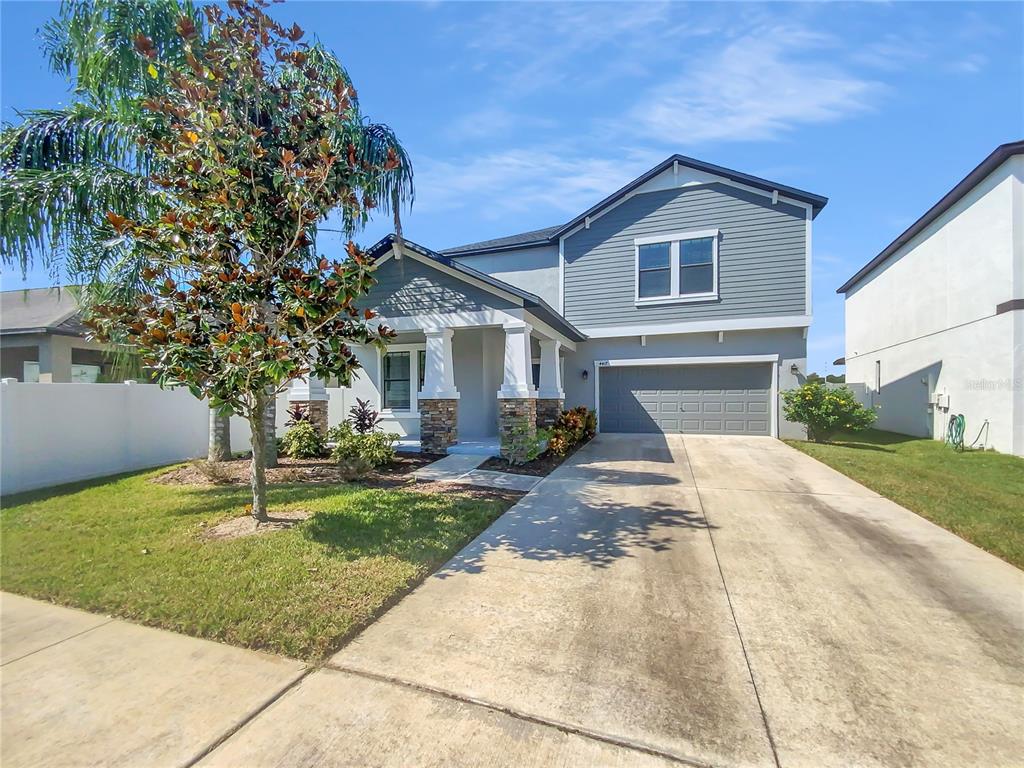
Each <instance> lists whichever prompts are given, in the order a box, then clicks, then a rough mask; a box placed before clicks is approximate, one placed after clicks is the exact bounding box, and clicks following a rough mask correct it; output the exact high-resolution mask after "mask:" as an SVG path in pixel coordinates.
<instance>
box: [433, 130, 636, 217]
mask: <svg viewBox="0 0 1024 768" xmlns="http://www.w3.org/2000/svg"><path fill="white" fill-rule="evenodd" d="M654 162H655V160H654V159H653V155H647V154H640V155H636V156H633V157H630V156H628V155H627V156H625V157H623V156H616V157H609V158H597V159H594V158H589V157H581V156H573V155H569V154H567V153H566V152H565V151H564V149H563V148H556V147H548V148H544V149H511V150H507V151H500V152H492V153H488V154H484V155H471V156H466V157H460V158H455V159H451V160H427V161H424V162H421V163H420V165H419V166H418V167H417V173H416V181H417V194H416V208H417V211H418V212H424V213H434V212H438V211H451V210H455V209H458V208H461V207H464V206H467V205H468V206H472V207H473V208H474V210H476V211H477V212H478V213H479V212H481V211H483V212H484V213H483V215H484V216H485V217H487V218H500V217H502V216H505V215H507V214H509V213H516V214H528V213H530V212H532V211H536V210H538V209H539V210H544V211H545V212H546V213H550V214H551V215H552V216H554V217H555V219H558V218H559V217H560V216H565V217H566V218H568V217H569V216H570V215H572V214H576V213H579V212H580V211H581V210H584V209H585V208H587V207H588V206H590V205H592V204H593V203H595V202H597V201H598V200H600V199H601V198H602V197H604V196H606V195H607V194H608V193H609V192H611V191H612V190H614V189H616V188H617V187H619V186H621V185H623V184H625V183H626V182H627V181H629V180H630V179H631V178H633V177H634V176H636V175H637V174H638V173H639V172H641V171H643V170H644V169H645V168H646V167H647V166H648V165H651V164H653V163H654ZM545 223H549V224H557V223H559V222H558V221H557V220H556V221H551V222H545ZM541 225H543V224H541Z"/></svg>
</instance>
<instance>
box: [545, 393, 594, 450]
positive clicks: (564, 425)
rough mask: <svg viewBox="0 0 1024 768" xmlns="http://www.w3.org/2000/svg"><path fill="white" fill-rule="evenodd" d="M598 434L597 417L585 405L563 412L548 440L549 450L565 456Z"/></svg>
mask: <svg viewBox="0 0 1024 768" xmlns="http://www.w3.org/2000/svg"><path fill="white" fill-rule="evenodd" d="M596 433H597V415H596V414H595V413H594V412H593V411H591V410H589V409H588V408H587V407H586V406H585V405H579V406H576V407H575V408H571V409H570V410H568V411H562V413H561V414H560V415H559V417H558V419H557V420H556V421H555V426H554V428H553V429H552V430H551V438H550V439H549V440H548V450H549V451H551V452H552V453H553V454H555V455H556V456H565V455H566V454H567V453H569V451H571V450H572V449H573V448H575V447H576V446H578V445H581V444H582V443H585V442H587V441H588V440H590V439H591V438H592V437H593V436H594V435H595V434H596Z"/></svg>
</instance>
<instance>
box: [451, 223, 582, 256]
mask: <svg viewBox="0 0 1024 768" xmlns="http://www.w3.org/2000/svg"><path fill="white" fill-rule="evenodd" d="M561 228H562V225H561V224H558V225H556V226H554V227H545V228H544V229H531V230H530V231H529V232H520V233H519V234H517V235H509V236H508V237H496V238H494V239H493V240H481V241H480V242H479V243H469V244H467V245H458V246H456V247H454V248H445V249H444V250H443V251H441V253H444V254H446V255H449V256H456V255H458V254H460V253H463V252H466V251H473V252H475V253H479V252H486V251H503V250H505V249H508V248H522V247H524V246H530V245H547V243H548V242H550V240H551V236H552V235H553V234H554V233H555V232H557V231H558V230H559V229H561Z"/></svg>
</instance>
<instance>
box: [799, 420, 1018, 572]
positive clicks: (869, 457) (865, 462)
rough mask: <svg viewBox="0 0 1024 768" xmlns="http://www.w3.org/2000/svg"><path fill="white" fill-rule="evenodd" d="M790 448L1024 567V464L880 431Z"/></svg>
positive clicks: (1007, 457)
mask: <svg viewBox="0 0 1024 768" xmlns="http://www.w3.org/2000/svg"><path fill="white" fill-rule="evenodd" d="M787 442H789V444H790V445H792V446H793V447H794V448H796V449H797V450H800V451H803V452H804V453H806V454H808V455H809V456H813V457H814V458H816V459H818V460H819V461H821V462H824V463H825V464H828V465H829V466H830V467H832V468H833V469H837V470H839V471H840V472H842V473H843V474H844V475H847V476H849V477H852V478H853V479H854V480H856V481H857V482H859V483H862V484H863V485H866V486H867V487H868V488H870V489H871V490H873V491H875V492H877V493H880V494H881V495H883V496H885V497H886V498H888V499H892V500H893V501H895V502H896V503H898V504H900V505H902V506H904V507H906V508H907V509H910V510H913V511H914V512H916V513H917V514H919V515H921V516H922V517H926V518H928V519H929V520H931V521H932V522H933V523H936V524H938V525H941V526H942V527H943V528H946V529H947V530H950V531H952V532H953V533H955V534H956V535H957V536H960V537H962V538H964V539H967V541H969V542H971V543H973V544H976V545H977V546H979V547H981V548H982V549H985V550H988V551H989V552H991V553H992V554H994V555H997V556H998V557H1001V558H1003V559H1004V560H1006V561H1007V562H1010V563H1013V564H1014V565H1016V566H1017V567H1018V568H1024V459H1020V458H1018V457H1016V456H1007V455H1004V454H999V453H993V452H991V451H987V452H982V451H967V452H965V453H956V452H954V451H953V449H952V448H949V447H948V446H946V445H944V444H943V443H941V442H939V441H936V440H927V439H920V438H914V437H907V436H906V435H897V434H894V433H892V432H881V431H879V430H866V431H864V432H858V433H856V434H853V435H839V436H837V437H836V438H835V439H834V441H833V442H832V443H830V444H819V443H806V442H797V441H787Z"/></svg>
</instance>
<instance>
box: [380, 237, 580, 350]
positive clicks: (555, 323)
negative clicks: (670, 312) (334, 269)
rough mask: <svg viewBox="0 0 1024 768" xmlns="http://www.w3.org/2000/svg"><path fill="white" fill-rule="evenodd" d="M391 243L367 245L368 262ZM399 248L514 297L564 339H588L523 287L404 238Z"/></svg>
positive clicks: (390, 240)
mask: <svg viewBox="0 0 1024 768" xmlns="http://www.w3.org/2000/svg"><path fill="white" fill-rule="evenodd" d="M394 244H395V236H394V235H393V234H392V235H386V236H385V237H382V238H381V239H380V240H378V241H377V242H376V243H374V244H373V245H372V246H370V248H369V249H367V251H366V253H367V255H368V256H369V257H370V258H371V259H378V258H380V257H382V256H384V255H386V254H387V253H388V252H390V251H391V249H392V248H393V247H394ZM402 247H403V249H405V250H411V251H414V252H416V253H418V254H419V255H420V256H424V257H426V258H427V259H430V260H431V261H436V262H437V263H438V264H442V265H443V266H445V267H448V268H449V269H451V270H453V271H455V272H457V273H461V274H463V275H465V276H466V277H471V278H473V279H474V280H478V281H480V282H482V283H485V284H487V285H489V286H491V287H492V288H496V289H497V290H499V291H503V292H505V293H507V294H511V295H512V296H515V297H516V298H518V299H520V300H521V301H522V302H523V307H524V308H525V309H528V310H530V312H531V313H533V314H534V315H536V316H537V317H539V318H540V319H541V320H543V321H544V322H545V323H547V324H548V325H550V326H551V327H553V328H556V329H557V330H558V331H559V332H561V333H562V334H564V335H565V336H566V337H567V338H569V339H572V340H573V341H586V338H587V337H586V336H585V335H584V334H583V333H581V332H580V331H579V330H578V329H577V328H576V326H574V325H573V324H572V323H570V322H569V321H568V320H566V319H565V318H564V317H562V315H560V314H559V313H558V312H557V311H555V310H554V309H552V308H551V306H550V305H549V304H548V303H547V302H546V301H544V299H542V298H541V297H540V296H537V295H536V294H533V293H530V292H529V291H524V290H523V289H522V288H517V287H516V286H514V285H512V284H510V283H506V282H505V281H504V280H498V279H497V278H495V277H491V276H490V275H488V274H486V273H484V272H480V271H479V270H476V269H473V268H472V267H468V266H466V265H465V264H461V263H459V261H458V260H456V259H451V258H449V257H448V256H446V255H445V254H443V253H438V252H437V251H432V250H430V249H429V248H426V247H424V246H422V245H419V244H418V243H414V242H413V241H411V240H407V239H404V238H403V239H402Z"/></svg>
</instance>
